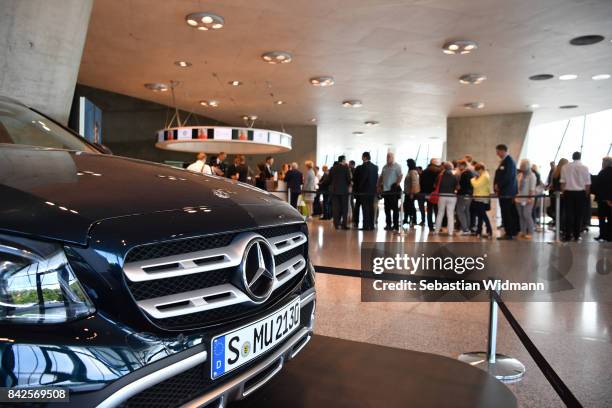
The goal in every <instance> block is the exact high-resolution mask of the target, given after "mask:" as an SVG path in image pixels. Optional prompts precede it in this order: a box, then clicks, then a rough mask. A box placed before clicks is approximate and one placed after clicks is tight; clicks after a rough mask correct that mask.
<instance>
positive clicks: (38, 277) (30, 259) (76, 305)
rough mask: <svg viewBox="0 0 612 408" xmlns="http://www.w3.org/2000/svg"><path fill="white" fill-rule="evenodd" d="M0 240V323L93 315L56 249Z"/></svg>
mask: <svg viewBox="0 0 612 408" xmlns="http://www.w3.org/2000/svg"><path fill="white" fill-rule="evenodd" d="M17 241H18V242H19V243H17V242H6V241H4V240H0V322H2V323H36V324H40V323H61V322H67V321H70V320H74V319H78V318H81V317H85V316H88V315H90V314H92V313H94V312H95V308H94V306H93V304H92V303H91V300H90V299H89V297H88V296H87V294H86V293H85V290H84V289H83V287H82V286H81V284H80V283H79V281H78V280H77V278H76V276H75V275H74V272H73V271H72V269H71V268H70V264H69V263H68V260H67V259H66V255H65V254H64V250H63V248H62V247H61V246H59V245H53V244H46V243H40V244H39V245H38V244H37V245H33V246H36V249H31V248H29V247H27V246H24V245H22V244H23V242H29V243H34V242H35V241H31V240H24V239H21V240H17Z"/></svg>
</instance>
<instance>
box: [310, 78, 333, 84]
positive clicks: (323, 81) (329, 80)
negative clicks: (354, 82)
mask: <svg viewBox="0 0 612 408" xmlns="http://www.w3.org/2000/svg"><path fill="white" fill-rule="evenodd" d="M310 83H311V84H312V85H314V86H332V85H333V84H335V83H336V81H334V78H333V77H330V76H320V77H313V78H310Z"/></svg>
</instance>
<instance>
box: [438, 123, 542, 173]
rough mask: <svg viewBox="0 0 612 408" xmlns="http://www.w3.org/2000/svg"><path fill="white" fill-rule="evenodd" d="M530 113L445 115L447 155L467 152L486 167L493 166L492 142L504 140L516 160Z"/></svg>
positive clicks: (493, 151) (495, 165)
mask: <svg viewBox="0 0 612 408" xmlns="http://www.w3.org/2000/svg"><path fill="white" fill-rule="evenodd" d="M531 115H532V113H531V112H525V113H512V114H503V115H483V116H468V117H458V118H448V119H447V121H446V132H447V133H446V157H447V159H448V160H452V159H459V158H461V157H463V156H464V155H465V154H470V155H472V157H474V159H475V160H477V161H480V162H484V163H485V165H486V166H487V168H489V170H494V169H495V168H497V165H498V163H499V158H498V157H497V156H496V155H495V146H496V145H498V144H500V143H503V144H505V145H507V146H508V148H509V151H510V155H511V156H512V157H513V158H514V159H515V160H517V159H518V157H519V155H520V153H521V149H522V147H523V143H524V142H525V137H526V135H527V130H528V129H529V122H530V121H531Z"/></svg>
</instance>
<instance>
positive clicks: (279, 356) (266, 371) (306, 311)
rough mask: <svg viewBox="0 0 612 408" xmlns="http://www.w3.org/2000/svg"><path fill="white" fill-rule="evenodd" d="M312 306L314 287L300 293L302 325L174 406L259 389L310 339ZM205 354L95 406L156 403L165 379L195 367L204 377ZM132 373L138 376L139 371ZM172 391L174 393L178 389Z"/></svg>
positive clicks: (217, 401)
mask: <svg viewBox="0 0 612 408" xmlns="http://www.w3.org/2000/svg"><path fill="white" fill-rule="evenodd" d="M315 305H316V294H315V291H314V290H310V291H308V292H305V293H304V294H302V296H301V305H300V307H301V313H302V316H301V319H302V320H301V321H302V324H301V326H300V328H299V329H298V330H297V331H296V332H295V334H293V335H292V336H291V337H289V338H288V339H287V340H285V341H284V342H283V343H281V344H279V345H278V346H277V347H276V348H275V349H273V350H271V351H270V352H268V353H267V354H265V355H263V356H261V357H260V358H258V359H256V360H255V361H253V362H252V363H251V364H248V365H247V366H245V367H244V368H242V369H240V370H238V371H237V372H236V373H233V374H228V375H227V378H225V377H224V378H223V379H222V380H219V381H215V382H214V383H211V384H209V385H208V386H207V384H200V387H199V390H200V393H199V395H196V396H194V397H193V398H190V399H189V400H188V401H182V402H180V403H179V404H177V405H176V406H181V407H194V408H195V407H202V406H210V407H219V408H221V407H225V406H226V405H227V404H228V403H229V402H231V401H234V400H238V399H242V398H244V397H247V396H248V395H249V394H251V393H253V392H254V391H255V390H257V389H258V388H260V387H261V386H262V385H264V384H265V383H266V382H267V381H268V380H270V379H271V378H272V377H273V376H274V375H275V374H277V373H278V372H279V371H280V370H281V369H282V367H283V364H284V363H285V362H287V361H289V360H291V359H292V358H293V357H295V356H296V355H297V354H298V353H299V352H300V351H301V350H302V348H303V347H304V346H305V345H306V344H307V343H308V341H310V338H311V336H312V333H313V329H314V321H315ZM205 348H208V345H205ZM177 357H178V356H177ZM208 357H209V353H208V350H203V351H200V352H197V353H195V354H192V355H190V356H188V357H185V358H184V359H181V360H179V361H177V362H175V363H170V364H168V365H166V366H164V367H163V368H161V369H158V370H155V371H153V372H151V373H149V374H146V375H144V376H140V377H139V378H137V379H135V380H133V381H131V382H129V383H128V384H127V385H125V386H123V387H120V388H118V389H117V390H115V391H113V392H112V393H111V394H110V395H109V396H108V397H106V398H105V399H104V400H103V401H101V402H97V403H96V406H98V407H101V408H110V407H116V406H124V407H147V408H150V407H151V406H155V403H154V402H153V403H152V402H151V401H155V400H157V394H160V395H167V393H166V392H165V391H167V390H166V388H168V387H173V386H174V384H172V383H171V384H164V382H166V381H172V382H176V379H177V377H178V376H180V375H181V374H183V373H187V372H188V371H189V370H196V371H198V372H203V373H204V375H205V376H206V375H208V373H209V372H210V368H209V365H208V364H209V362H208ZM134 374H135V375H138V372H136V373H134ZM130 377H131V376H130ZM124 380H127V381H129V380H131V378H125V379H124ZM188 381H189V380H188ZM191 381H193V380H191ZM179 382H180V380H179ZM182 386H184V387H186V388H190V384H182ZM173 392H177V390H174V391H173ZM147 394H148V395H147ZM180 394H182V392H180ZM91 402H93V401H91Z"/></svg>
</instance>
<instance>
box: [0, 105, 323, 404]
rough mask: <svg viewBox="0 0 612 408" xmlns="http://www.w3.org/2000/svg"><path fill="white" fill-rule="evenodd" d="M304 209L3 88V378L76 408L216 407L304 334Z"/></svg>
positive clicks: (240, 393)
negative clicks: (109, 149)
mask: <svg viewBox="0 0 612 408" xmlns="http://www.w3.org/2000/svg"><path fill="white" fill-rule="evenodd" d="M307 237H308V231H307V228H306V225H305V224H304V221H303V218H302V217H301V216H300V215H299V214H298V213H297V211H295V210H294V209H293V208H291V207H290V206H289V205H287V204H286V203H284V202H283V201H281V200H279V199H277V198H276V197H275V196H273V195H271V194H268V193H266V192H264V191H261V190H259V189H256V188H254V187H251V186H249V185H246V184H241V183H236V182H234V181H232V180H228V179H224V178H218V177H212V176H205V175H201V174H195V173H191V172H188V171H184V170H180V169H175V168H172V167H168V166H164V165H160V164H155V163H149V162H144V161H139V160H133V159H128V158H123V157H116V156H112V155H108V154H103V152H102V151H101V150H100V149H98V148H97V147H96V146H93V145H90V144H89V143H87V142H86V141H84V140H83V139H82V138H80V137H78V136H77V135H75V134H74V133H72V132H70V131H69V130H67V129H65V128H63V127H62V126H60V125H58V124H56V123H55V122H53V121H52V120H50V119H49V118H47V117H45V116H44V115H41V114H39V113H37V112H35V111H33V110H31V109H29V108H27V107H26V106H23V105H21V104H19V103H17V102H15V101H12V100H9V99H4V98H2V99H0V387H9V388H11V389H28V388H31V387H62V388H63V389H65V390H68V391H69V400H70V401H69V403H67V404H69V405H70V406H78V407H93V406H100V407H111V406H122V407H147V408H155V407H169V406H207V405H208V406H215V407H217V406H225V404H227V403H228V402H229V401H232V400H234V399H240V398H243V397H245V396H247V395H249V394H250V393H252V392H253V391H255V390H256V389H257V388H259V387H260V386H261V385H263V384H264V383H265V382H266V381H267V380H268V379H270V378H271V377H272V376H273V375H274V374H276V373H277V372H278V371H279V370H280V369H281V368H282V366H283V364H284V363H285V362H286V361H287V360H290V359H291V358H293V357H294V356H295V355H296V354H297V353H298V352H299V351H300V350H301V348H302V347H304V345H305V344H306V343H307V342H308V340H309V339H310V337H311V335H312V330H313V323H314V312H315V289H314V271H313V269H312V266H311V264H310V261H309V258H308V239H307Z"/></svg>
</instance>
